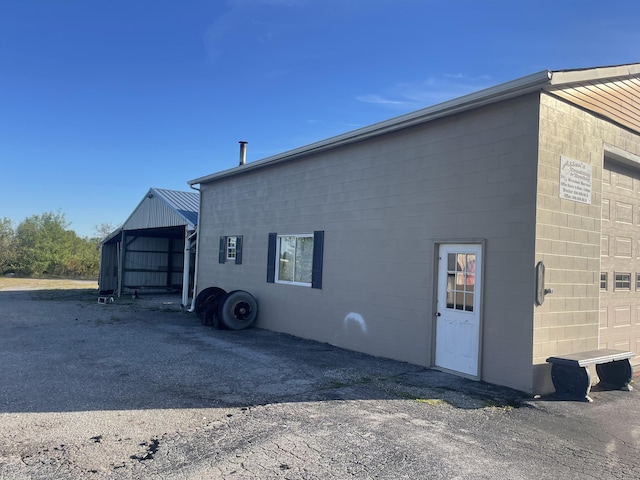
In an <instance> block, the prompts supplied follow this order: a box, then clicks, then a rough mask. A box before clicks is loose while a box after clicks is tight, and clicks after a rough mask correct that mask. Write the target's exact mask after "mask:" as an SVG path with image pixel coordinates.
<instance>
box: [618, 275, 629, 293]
mask: <svg viewBox="0 0 640 480" xmlns="http://www.w3.org/2000/svg"><path fill="white" fill-rule="evenodd" d="M615 287H616V289H619V290H630V289H631V274H630V273H616V286H615Z"/></svg>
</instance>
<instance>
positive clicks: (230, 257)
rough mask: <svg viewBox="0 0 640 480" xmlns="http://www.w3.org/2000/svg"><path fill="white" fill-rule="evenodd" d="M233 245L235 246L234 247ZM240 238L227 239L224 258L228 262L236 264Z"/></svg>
mask: <svg viewBox="0 0 640 480" xmlns="http://www.w3.org/2000/svg"><path fill="white" fill-rule="evenodd" d="M232 243H233V245H232ZM237 246H238V237H235V236H234V237H225V245H224V250H225V254H224V257H225V259H226V261H227V262H235V261H236V255H237Z"/></svg>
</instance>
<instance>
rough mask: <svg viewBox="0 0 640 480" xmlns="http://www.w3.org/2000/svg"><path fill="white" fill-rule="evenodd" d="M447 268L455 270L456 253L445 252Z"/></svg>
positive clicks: (451, 270)
mask: <svg viewBox="0 0 640 480" xmlns="http://www.w3.org/2000/svg"><path fill="white" fill-rule="evenodd" d="M447 270H448V271H450V272H454V271H455V270H456V254H455V253H449V254H447Z"/></svg>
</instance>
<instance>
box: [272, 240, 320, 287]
mask: <svg viewBox="0 0 640 480" xmlns="http://www.w3.org/2000/svg"><path fill="white" fill-rule="evenodd" d="M282 238H295V239H296V243H297V240H298V239H299V238H310V239H311V240H312V241H313V239H314V236H313V233H302V234H288V235H287V234H284V235H278V236H277V239H276V271H275V283H284V284H287V285H298V286H300V287H311V286H312V282H296V281H290V280H282V279H281V278H280V262H282V261H283V259H282V258H281V257H280V244H281V239H282ZM292 261H293V264H294V271H293V278H295V277H296V274H295V257H294V258H293V259H292ZM311 268H312V270H313V248H312V249H311Z"/></svg>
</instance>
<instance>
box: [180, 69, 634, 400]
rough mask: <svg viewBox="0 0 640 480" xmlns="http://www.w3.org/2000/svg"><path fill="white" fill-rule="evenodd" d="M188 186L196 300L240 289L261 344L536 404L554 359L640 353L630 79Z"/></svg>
mask: <svg viewBox="0 0 640 480" xmlns="http://www.w3.org/2000/svg"><path fill="white" fill-rule="evenodd" d="M189 184H190V185H192V186H198V188H199V189H200V192H201V193H200V212H199V218H200V221H199V225H198V255H197V275H196V285H197V286H196V290H197V291H201V290H202V289H204V288H207V287H211V286H218V287H221V288H223V289H225V290H227V291H228V290H233V289H242V290H247V291H249V292H251V293H252V294H253V295H254V296H255V297H256V299H257V300H258V304H259V314H258V322H257V325H258V326H259V327H262V328H267V329H271V330H275V331H280V332H286V333H289V334H293V335H296V336H300V337H304V338H310V339H315V340H318V341H322V342H328V343H331V344H334V345H337V346H340V347H344V348H348V349H353V350H357V351H361V352H365V353H369V354H372V355H377V356H383V357H389V358H393V359H397V360H401V361H406V362H410V363H413V364H417V365H423V366H425V367H430V368H437V369H441V370H444V371H448V372H452V373H455V374H459V375H463V376H466V377H469V378H473V379H478V380H484V381H487V382H491V383H495V384H500V385H505V386H509V387H512V388H516V389H519V390H522V391H526V392H531V393H547V392H549V391H552V390H553V386H552V383H551V378H550V374H549V365H548V364H547V363H546V358H547V357H549V356H551V355H557V354H568V353H574V352H578V351H582V350H588V349H596V348H618V349H624V350H630V351H633V352H635V353H636V354H640V64H630V65H618V66H610V67H602V68H588V69H581V70H563V71H542V72H539V73H535V74H532V75H529V76H526V77H523V78H519V79H516V80H514V81H511V82H508V83H505V84H502V85H498V86H496V87H493V88H489V89H487V90H483V91H480V92H477V93H474V94H470V95H466V96H464V97H461V98H457V99H454V100H451V101H448V102H445V103H442V104H439V105H435V106H433V107H428V108H425V109H422V110H419V111H416V112H413V113H409V114H406V115H403V116H400V117H397V118H393V119H390V120H388V121H385V122H381V123H377V124H375V125H371V126H368V127H365V128H361V129H359V130H355V131H352V132H348V133H345V134H343V135H339V136H336V137H333V138H329V139H327V140H324V141H320V142H317V143H314V144H311V145H307V146H304V147H301V148H298V149H295V150H292V151H288V152H284V153H282V154H279V155H275V156H272V157H269V158H265V159H263V160H259V161H255V162H250V163H244V162H241V164H240V165H239V166H236V167H234V168H231V169H229V170H225V171H221V172H216V173H213V174H210V175H206V176H203V177H200V178H196V179H194V180H191V181H189ZM238 257H240V259H241V261H240V262H238V261H237V258H238ZM638 359H640V357H636V358H635V359H634V363H637V362H638Z"/></svg>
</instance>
